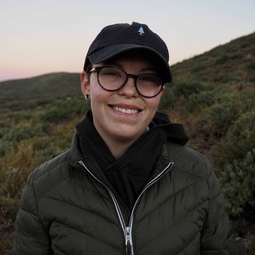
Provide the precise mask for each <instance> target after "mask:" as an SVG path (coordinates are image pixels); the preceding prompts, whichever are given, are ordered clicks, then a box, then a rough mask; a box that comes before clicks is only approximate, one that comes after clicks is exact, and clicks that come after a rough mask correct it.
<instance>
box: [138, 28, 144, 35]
mask: <svg viewBox="0 0 255 255" xmlns="http://www.w3.org/2000/svg"><path fill="white" fill-rule="evenodd" d="M138 33H139V35H142V36H143V35H144V34H145V33H144V30H143V27H140V28H139V30H138Z"/></svg>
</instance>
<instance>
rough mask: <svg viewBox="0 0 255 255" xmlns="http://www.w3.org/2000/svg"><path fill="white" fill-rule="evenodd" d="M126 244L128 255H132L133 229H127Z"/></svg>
mask: <svg viewBox="0 0 255 255" xmlns="http://www.w3.org/2000/svg"><path fill="white" fill-rule="evenodd" d="M125 243H126V252H127V255H132V245H133V244H132V238H131V228H130V227H126V228H125Z"/></svg>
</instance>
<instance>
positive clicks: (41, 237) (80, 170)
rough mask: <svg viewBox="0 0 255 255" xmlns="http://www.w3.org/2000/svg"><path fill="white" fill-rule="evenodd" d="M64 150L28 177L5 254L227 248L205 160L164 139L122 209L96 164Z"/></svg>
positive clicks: (176, 252) (218, 198)
mask: <svg viewBox="0 0 255 255" xmlns="http://www.w3.org/2000/svg"><path fill="white" fill-rule="evenodd" d="M80 155H81V154H80V151H79V146H78V139H77V137H75V138H74V140H73V144H72V148H71V150H69V151H68V152H66V153H64V154H62V155H60V156H58V157H56V158H54V159H52V160H50V161H48V162H46V163H44V164H43V165H41V166H40V167H38V168H37V169H36V170H35V171H34V172H33V173H32V174H31V175H30V177H29V179H28V183H27V185H26V186H25V188H24V190H23V195H22V200H21V209H20V210H19V213H18V215H17V220H16V243H15V246H14V248H13V255H30V254H31V255H50V254H54V255H64V254H65V255H80V254H83V255H103V254H109V255H124V254H134V255H199V254H203V255H220V254H229V255H235V254H237V252H236V248H235V247H236V246H235V240H234V238H233V236H232V230H231V227H230V224H229V220H228V216H227V215H226V212H225V205H224V204H225V202H224V199H223V197H222V195H221V193H220V187H219V184H218V181H217V180H216V177H215V174H214V172H213V171H212V168H211V165H210V163H209V162H208V160H207V159H206V158H205V157H203V156H202V155H200V154H199V153H197V152H195V151H193V150H191V149H189V148H187V147H184V146H181V145H178V144H175V143H171V142H167V144H165V145H164V152H163V153H162V154H161V156H160V157H159V158H158V161H157V163H156V165H155V169H154V175H153V177H152V179H151V181H150V182H149V183H148V184H147V186H146V187H145V188H144V190H143V191H142V192H141V194H140V196H139V198H138V200H137V201H136V204H135V206H134V208H133V211H132V212H130V211H129V209H128V208H127V207H126V205H125V204H124V203H123V202H121V200H120V198H119V197H118V195H117V194H116V193H115V191H114V190H112V189H111V188H110V187H111V185H110V184H109V182H108V181H107V179H106V177H105V176H104V174H103V173H102V172H101V170H100V169H99V167H98V165H97V164H96V163H95V162H94V161H93V160H92V159H91V158H86V157H84V158H83V159H82V160H81V159H80V157H81V156H80Z"/></svg>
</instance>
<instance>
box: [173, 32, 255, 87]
mask: <svg viewBox="0 0 255 255" xmlns="http://www.w3.org/2000/svg"><path fill="white" fill-rule="evenodd" d="M254 70H255V33H252V34H250V35H247V36H243V37H240V38H238V39H235V40H232V41H231V42H229V43H227V44H225V45H221V46H218V47H215V48H213V49H212V50H210V51H208V52H205V53H204V54H201V55H198V56H195V57H193V58H191V59H188V60H185V61H183V62H181V63H178V64H176V65H174V66H173V67H172V71H173V76H174V79H175V80H179V79H183V78H189V77H190V78H192V79H194V80H197V81H201V82H210V83H213V84H215V85H220V84H221V83H228V82H254V81H255V71H254Z"/></svg>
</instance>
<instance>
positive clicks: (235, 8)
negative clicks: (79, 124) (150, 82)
mask: <svg viewBox="0 0 255 255" xmlns="http://www.w3.org/2000/svg"><path fill="white" fill-rule="evenodd" d="M254 13H255V0H68V1H67V0H43V1H37V0H22V1H20V0H0V81H4V80H12V79H21V78H30V77H34V76H38V75H43V74H47V73H53V72H75V73H79V72H81V71H82V68H83V62H84V59H85V55H86V53H87V50H88V47H89V46H90V44H91V42H92V41H93V39H94V38H95V37H96V35H97V34H98V33H99V32H100V30H101V29H102V28H103V27H105V26H107V25H110V24H114V23H129V24H131V23H132V22H133V21H136V22H139V23H143V24H147V25H148V26H149V27H150V29H151V30H153V31H154V32H156V33H157V34H158V35H159V36H160V37H161V38H162V39H163V40H164V41H165V43H166V45H167V47H168V49H169V53H170V61H169V64H170V66H171V65H173V64H176V63H178V62H181V61H183V60H185V59H189V58H191V57H193V56H196V55H199V54H202V53H204V52H206V51H208V50H210V49H212V48H214V47H216V46H219V45H222V44H225V43H228V42H230V41H231V40H233V39H236V38H239V37H241V36H245V35H248V34H251V33H253V32H255V15H254Z"/></svg>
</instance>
